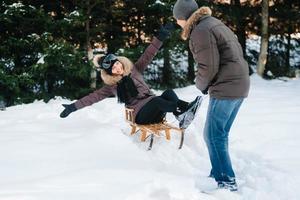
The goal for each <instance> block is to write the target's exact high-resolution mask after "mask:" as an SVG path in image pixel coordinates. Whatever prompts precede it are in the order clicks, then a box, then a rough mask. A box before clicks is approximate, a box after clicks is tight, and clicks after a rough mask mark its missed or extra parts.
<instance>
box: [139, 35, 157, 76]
mask: <svg viewBox="0 0 300 200" xmlns="http://www.w3.org/2000/svg"><path fill="white" fill-rule="evenodd" d="M161 46H162V42H161V41H160V40H158V39H157V38H156V37H154V38H153V40H152V42H151V44H150V45H149V46H148V47H147V48H146V50H145V51H144V53H143V54H142V55H141V57H140V58H139V59H138V61H137V62H136V63H135V67H136V68H137V70H138V71H139V72H141V73H142V72H144V70H145V69H146V68H147V66H148V65H149V64H150V63H151V61H152V60H153V58H154V56H155V55H156V54H157V52H158V51H159V48H160V47H161Z"/></svg>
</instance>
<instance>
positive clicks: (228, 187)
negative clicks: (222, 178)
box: [218, 179, 238, 192]
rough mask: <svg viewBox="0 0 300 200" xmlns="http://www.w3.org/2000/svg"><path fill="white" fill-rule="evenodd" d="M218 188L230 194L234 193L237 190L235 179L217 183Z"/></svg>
mask: <svg viewBox="0 0 300 200" xmlns="http://www.w3.org/2000/svg"><path fill="white" fill-rule="evenodd" d="M218 188H219V189H226V190H230V191H231V192H235V191H237V190H238V186H237V184H236V181H235V179H233V180H232V181H229V182H218Z"/></svg>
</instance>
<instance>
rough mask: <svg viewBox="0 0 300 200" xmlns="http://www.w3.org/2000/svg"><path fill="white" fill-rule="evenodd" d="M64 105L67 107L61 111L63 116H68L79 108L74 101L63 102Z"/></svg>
mask: <svg viewBox="0 0 300 200" xmlns="http://www.w3.org/2000/svg"><path fill="white" fill-rule="evenodd" d="M62 106H63V107H65V109H64V110H63V111H62V112H61V113H60V117H61V118H65V117H68V115H69V114H71V113H72V112H74V111H76V110H77V108H76V107H75V104H74V103H72V104H62Z"/></svg>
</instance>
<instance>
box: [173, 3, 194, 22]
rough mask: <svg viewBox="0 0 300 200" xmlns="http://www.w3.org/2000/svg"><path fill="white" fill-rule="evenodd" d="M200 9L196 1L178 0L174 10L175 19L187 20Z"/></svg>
mask: <svg viewBox="0 0 300 200" xmlns="http://www.w3.org/2000/svg"><path fill="white" fill-rule="evenodd" d="M197 9H198V4H197V2H196V1H195V0H177V2H176V3H175V5H174V8H173V16H174V17H175V19H181V20H187V19H188V18H189V17H190V16H191V15H192V14H193V12H195V11H196V10H197Z"/></svg>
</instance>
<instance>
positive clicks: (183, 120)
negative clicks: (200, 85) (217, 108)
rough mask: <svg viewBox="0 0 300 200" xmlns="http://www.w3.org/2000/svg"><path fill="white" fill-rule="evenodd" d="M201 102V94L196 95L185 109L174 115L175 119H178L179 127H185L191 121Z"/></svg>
mask: <svg viewBox="0 0 300 200" xmlns="http://www.w3.org/2000/svg"><path fill="white" fill-rule="evenodd" d="M201 102H202V96H197V97H196V99H195V100H194V101H192V102H191V103H189V105H188V109H187V111H186V112H184V113H182V114H180V115H178V116H177V117H176V119H177V120H178V121H179V127H180V128H182V129H186V128H187V127H188V126H189V125H190V124H191V123H192V121H193V119H194V118H195V115H196V114H197V111H198V108H199V107H200V105H201Z"/></svg>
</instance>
